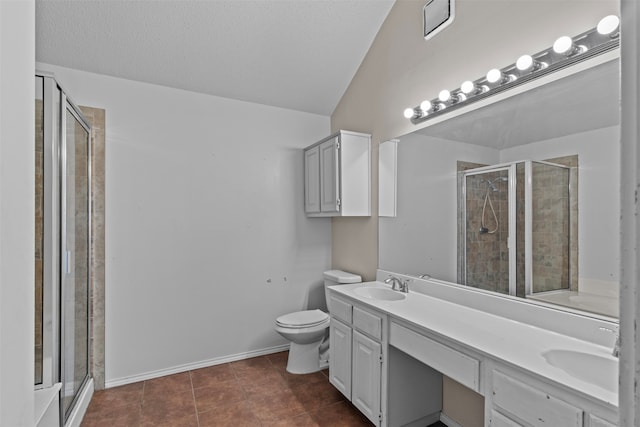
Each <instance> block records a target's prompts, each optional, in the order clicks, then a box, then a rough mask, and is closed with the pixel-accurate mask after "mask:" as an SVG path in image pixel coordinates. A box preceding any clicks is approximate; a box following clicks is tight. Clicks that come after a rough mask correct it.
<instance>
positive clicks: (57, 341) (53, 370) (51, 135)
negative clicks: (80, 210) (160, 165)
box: [34, 72, 92, 426]
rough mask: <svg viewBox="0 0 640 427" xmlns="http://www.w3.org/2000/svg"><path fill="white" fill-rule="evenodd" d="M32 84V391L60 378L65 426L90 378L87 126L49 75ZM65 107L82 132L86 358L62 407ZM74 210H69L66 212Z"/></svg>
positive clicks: (63, 371)
mask: <svg viewBox="0 0 640 427" xmlns="http://www.w3.org/2000/svg"><path fill="white" fill-rule="evenodd" d="M34 77H35V78H36V84H39V83H38V80H37V79H39V78H41V79H42V88H43V91H42V95H43V96H42V115H43V122H42V123H43V125H42V126H43V156H44V159H43V169H44V171H43V172H44V173H43V181H44V182H43V193H44V194H43V197H44V203H43V218H42V221H43V267H42V268H43V286H42V293H43V304H42V306H43V307H42V316H43V322H42V323H43V328H42V381H41V382H40V383H38V384H34V389H43V388H48V387H52V386H53V385H54V384H55V383H58V382H61V383H62V388H61V391H60V399H59V416H60V425H61V426H64V425H65V422H66V421H67V420H68V417H69V415H70V414H72V413H73V411H74V409H75V406H76V404H77V402H78V399H79V397H80V396H81V395H82V394H83V391H84V390H85V388H86V387H87V385H88V384H89V381H90V379H91V365H90V361H91V317H90V311H89V307H90V303H91V292H92V287H91V257H92V254H91V226H92V218H91V211H92V201H91V199H92V197H91V196H92V190H91V189H92V178H91V158H92V147H91V126H90V125H89V124H88V122H87V121H86V120H85V118H84V116H83V115H82V111H81V110H80V109H79V108H78V107H77V106H76V104H75V103H74V102H73V101H72V100H71V99H69V97H68V96H67V95H66V93H65V91H64V88H62V87H61V86H60V84H59V83H58V82H57V81H56V80H55V77H54V76H53V75H51V74H48V73H42V72H36V73H35V76H34ZM67 111H68V112H69V113H70V114H71V116H73V118H74V119H75V120H76V122H77V123H78V124H80V126H81V127H82V128H83V129H84V130H85V131H86V133H87V139H86V143H87V150H86V151H87V158H86V162H87V163H86V172H87V194H86V197H87V205H86V209H87V220H86V221H87V225H86V226H87V242H86V245H87V246H86V247H87V253H86V255H87V260H86V262H87V276H86V279H85V280H86V286H87V301H86V303H87V319H86V321H87V325H86V326H87V327H86V330H87V335H86V337H84V339H86V345H87V354H86V357H87V360H86V367H87V370H86V373H85V375H84V378H83V379H82V381H80V383H79V386H78V389H77V392H76V393H75V395H74V396H73V399H72V401H71V402H70V404H69V407H68V410H67V411H65V410H64V406H63V405H64V403H63V402H64V398H63V395H62V393H64V387H65V382H66V379H65V377H64V375H65V367H64V361H65V351H67V349H66V348H64V339H65V334H67V333H69V331H67V330H66V327H65V322H64V321H63V316H64V313H65V309H66V308H67V307H66V306H65V289H64V286H63V274H65V273H64V269H63V262H65V263H66V257H63V253H65V251H66V246H65V242H66V239H67V235H66V233H67V229H66V215H67V207H66V202H67V194H66V191H67V188H66V180H67V176H66V175H67V157H66V148H67V134H66V125H67ZM70 214H73V213H70Z"/></svg>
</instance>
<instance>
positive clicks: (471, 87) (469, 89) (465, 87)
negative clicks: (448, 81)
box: [460, 80, 476, 95]
mask: <svg viewBox="0 0 640 427" xmlns="http://www.w3.org/2000/svg"><path fill="white" fill-rule="evenodd" d="M460 90H461V91H462V93H464V94H466V95H468V94H470V93H473V92H475V91H476V85H475V83H473V82H472V81H471V80H467V81H466V82H463V83H462V84H461V85H460Z"/></svg>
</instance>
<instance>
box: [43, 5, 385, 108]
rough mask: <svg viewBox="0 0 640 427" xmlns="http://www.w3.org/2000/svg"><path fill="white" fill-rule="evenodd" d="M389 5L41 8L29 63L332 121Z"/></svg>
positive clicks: (90, 6) (76, 6) (65, 6)
mask: <svg viewBox="0 0 640 427" xmlns="http://www.w3.org/2000/svg"><path fill="white" fill-rule="evenodd" d="M393 2H394V0H208V1H194V0H171V1H168V0H162V1H157V0H138V1H134V0H128V1H119V0H83V1H77V0H38V1H37V2H36V60H37V61H38V62H44V63H49V64H54V65H59V66H63V67H68V68H75V69H79V70H84V71H89V72H94V73H99V74H106V75H110V76H114V77H121V78H125V79H130V80H137V81H142V82H148V83H154V84H158V85H163V86H169V87H174V88H179V89H185V90H189V91H194V92H200V93H207V94H211V95H217V96H222V97H226V98H233V99H239V100H244V101H249V102H255V103H259V104H266V105H272V106H277V107H283V108H288V109H294V110H299V111H307V112H311V113H317V114H322V115H329V114H331V113H332V112H333V110H334V108H335V106H336V105H337V103H338V101H339V100H340V98H341V96H342V94H343V93H344V91H345V90H346V88H347V86H348V85H349V83H350V82H351V79H352V78H353V75H354V74H355V72H356V71H357V69H358V66H359V65H360V63H361V62H362V60H363V58H364V56H365V54H366V53H367V51H368V49H369V47H370V46H371V43H372V42H373V39H374V37H375V35H376V34H377V32H378V29H379V28H380V26H381V25H382V22H383V21H384V19H385V18H386V16H387V14H388V12H389V10H390V8H391V6H392V5H393Z"/></svg>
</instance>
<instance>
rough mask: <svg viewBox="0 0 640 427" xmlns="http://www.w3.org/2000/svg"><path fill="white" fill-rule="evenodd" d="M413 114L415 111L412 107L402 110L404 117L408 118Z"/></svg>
mask: <svg viewBox="0 0 640 427" xmlns="http://www.w3.org/2000/svg"><path fill="white" fill-rule="evenodd" d="M414 115H415V111H413V108H407V109H406V110H404V117H405V119H410V118H412V117H413V116H414Z"/></svg>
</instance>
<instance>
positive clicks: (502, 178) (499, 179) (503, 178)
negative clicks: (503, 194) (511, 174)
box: [487, 176, 509, 193]
mask: <svg viewBox="0 0 640 427" xmlns="http://www.w3.org/2000/svg"><path fill="white" fill-rule="evenodd" d="M508 180H509V178H507V177H506V176H499V177H497V178H496V179H494V180H493V182H496V183H497V182H507V181H508ZM493 182H492V181H491V180H490V179H487V186H489V189H490V190H491V191H493V192H494V193H495V192H497V191H500V190H498V187H496V185H495V184H494V183H493Z"/></svg>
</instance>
